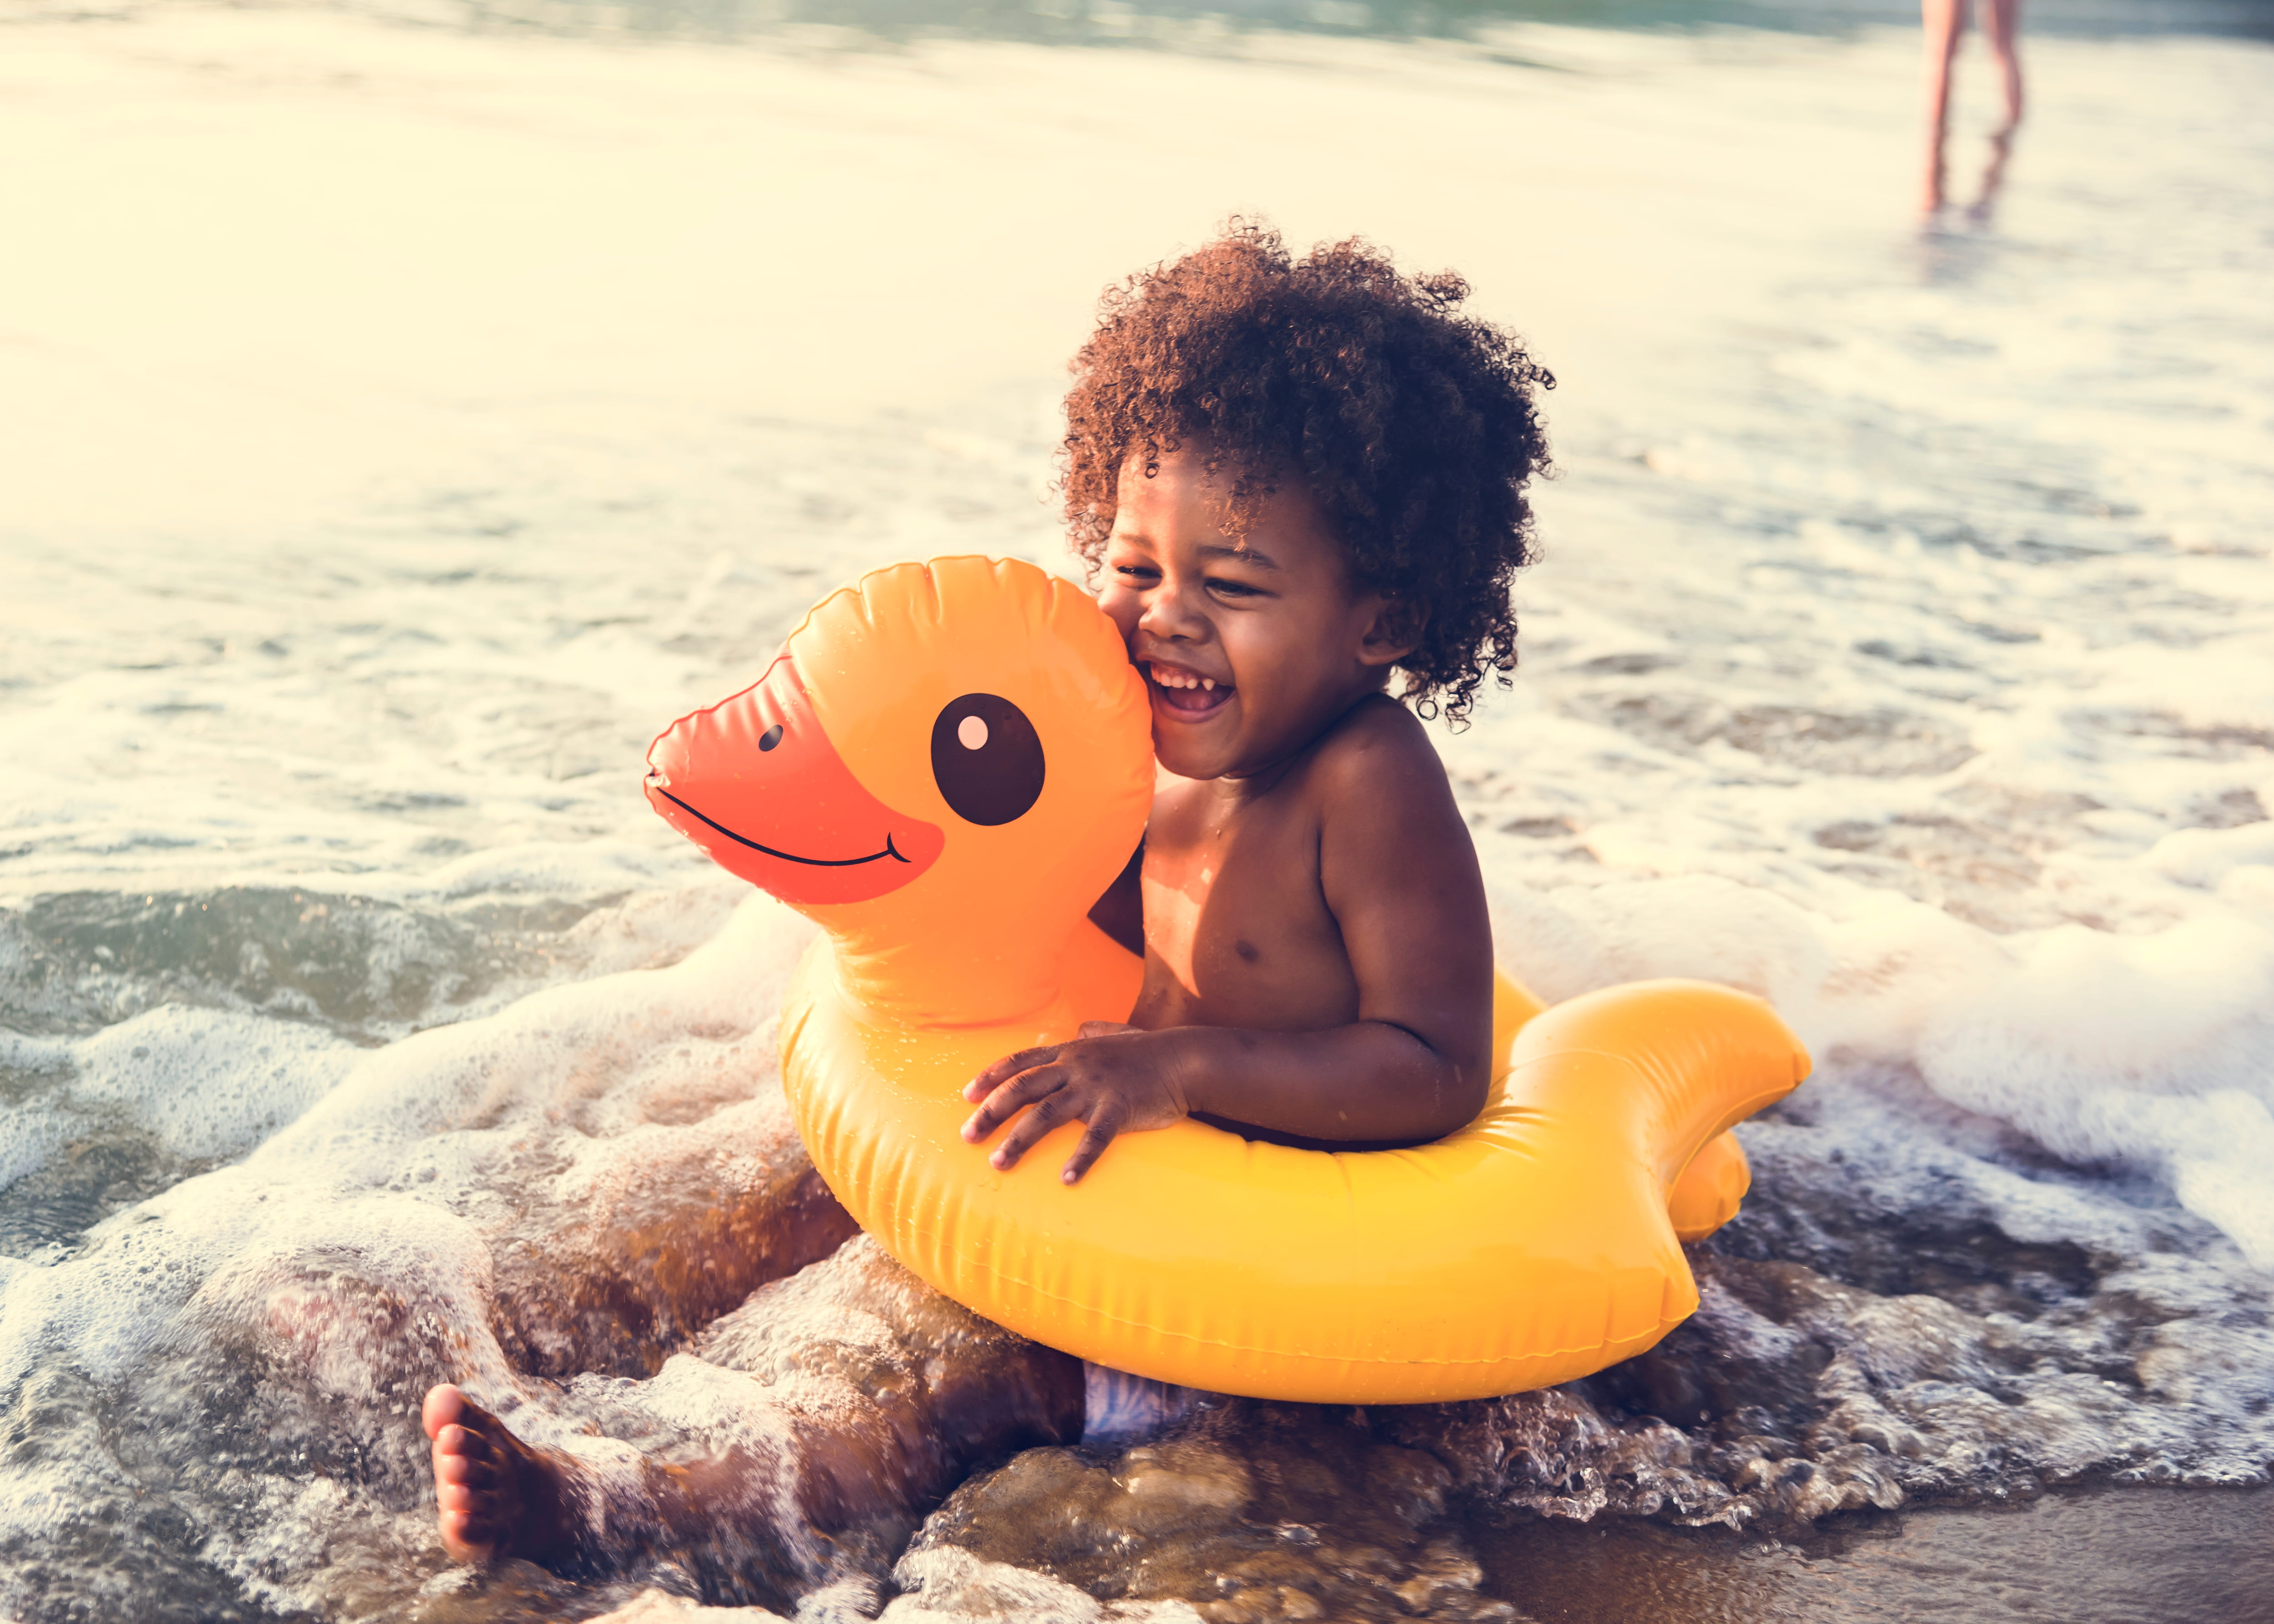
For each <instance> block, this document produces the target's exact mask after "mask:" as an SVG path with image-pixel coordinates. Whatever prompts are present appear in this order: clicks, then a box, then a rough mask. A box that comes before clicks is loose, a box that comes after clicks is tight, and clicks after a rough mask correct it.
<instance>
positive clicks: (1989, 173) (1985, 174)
mask: <svg viewBox="0 0 2274 1624" xmlns="http://www.w3.org/2000/svg"><path fill="white" fill-rule="evenodd" d="M2013 155H2014V131H2013V127H2012V126H2011V125H2010V124H2009V125H2007V127H2006V128H2005V129H2003V130H2000V131H1999V132H1997V133H1996V134H1994V135H1992V137H1991V138H1990V161H1989V162H1987V163H1985V164H1984V165H1983V166H1982V192H1981V195H1980V196H1978V197H1977V198H1976V199H1974V201H1973V203H1972V204H1971V205H1969V207H1968V208H1967V211H1966V217H1967V219H1969V221H1971V222H1974V223H1975V224H1976V225H1987V224H1989V223H1990V216H1991V214H1992V213H1993V212H1994V211H1995V210H1996V208H1997V206H1998V192H1999V188H2001V187H2003V186H2004V185H2005V184H2006V161H2007V159H2008V158H2011V157H2012V156H2013Z"/></svg>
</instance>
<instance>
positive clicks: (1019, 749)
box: [931, 694, 1043, 825]
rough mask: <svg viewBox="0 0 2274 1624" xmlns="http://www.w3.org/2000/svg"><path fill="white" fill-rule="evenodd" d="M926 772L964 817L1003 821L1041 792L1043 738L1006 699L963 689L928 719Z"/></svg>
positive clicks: (974, 820) (1023, 810)
mask: <svg viewBox="0 0 2274 1624" xmlns="http://www.w3.org/2000/svg"><path fill="white" fill-rule="evenodd" d="M931 776H932V781H933V782H934V783H936V784H937V785H938V786H939V793H940V797H941V799H943V800H945V801H946V802H947V804H948V805H949V806H950V807H951V808H953V809H954V811H955V815H956V816H958V817H960V818H962V819H963V820H964V821H965V822H966V823H981V824H988V825H992V824H997V823H1010V822H1012V821H1013V819H1015V818H1019V817H1022V816H1025V815H1026V812H1027V808H1029V807H1031V806H1033V805H1034V804H1035V800H1036V799H1037V798H1038V797H1039V796H1040V795H1041V794H1042V793H1043V741H1042V740H1041V739H1040V738H1038V737H1037V736H1036V735H1035V725H1034V724H1033V723H1032V722H1030V721H1028V719H1027V713H1026V712H1025V711H1021V710H1020V709H1019V707H1018V706H1016V705H1014V704H1013V703H1011V702H1010V701H1009V700H1007V699H1004V698H1001V697H999V696H998V695H994V694H966V695H964V696H963V697H962V698H960V699H956V700H951V701H950V702H949V703H947V705H946V706H945V708H944V709H943V710H942V711H940V713H939V717H938V718H937V720H936V721H934V722H933V723H932V725H931Z"/></svg>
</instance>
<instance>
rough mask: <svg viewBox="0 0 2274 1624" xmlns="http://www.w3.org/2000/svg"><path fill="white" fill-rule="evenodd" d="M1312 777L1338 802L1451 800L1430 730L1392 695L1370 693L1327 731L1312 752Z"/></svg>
mask: <svg viewBox="0 0 2274 1624" xmlns="http://www.w3.org/2000/svg"><path fill="white" fill-rule="evenodd" d="M1310 777H1311V778H1312V780H1313V783H1314V786H1315V789H1316V790H1317V792H1319V793H1323V794H1324V795H1326V796H1328V797H1329V798H1332V799H1337V800H1340V799H1344V798H1350V797H1362V798H1365V799H1367V800H1369V801H1373V800H1382V799H1387V800H1389V801H1395V802H1397V803H1398V804H1402V805H1410V804H1413V803H1416V802H1419V801H1429V802H1435V801H1444V802H1446V803H1448V804H1449V803H1450V801H1451V797H1452V785H1451V783H1450V782H1449V780H1448V779H1447V778H1446V777H1445V763H1443V762H1442V761H1440V760H1439V759H1438V757H1437V748H1436V746H1434V745H1433V744H1431V743H1430V742H1429V733H1428V730H1427V728H1425V727H1423V726H1421V723H1420V720H1419V718H1417V717H1416V716H1415V715H1414V714H1413V713H1412V711H1408V710H1407V709H1406V708H1405V707H1404V705H1401V704H1399V703H1397V701H1396V700H1394V699H1392V698H1390V697H1389V695H1387V694H1370V695H1367V697H1366V698H1364V699H1362V700H1360V701H1359V703H1356V704H1354V705H1352V707H1351V708H1350V709H1349V710H1348V711H1345V712H1344V713H1343V715H1342V716H1341V718H1338V719H1337V721H1336V723H1335V725H1334V726H1332V727H1330V728H1329V729H1328V730H1327V732H1326V733H1325V734H1324V735H1323V736H1322V737H1321V739H1320V741H1319V742H1318V743H1317V744H1316V745H1314V747H1313V748H1312V756H1311V771H1310Z"/></svg>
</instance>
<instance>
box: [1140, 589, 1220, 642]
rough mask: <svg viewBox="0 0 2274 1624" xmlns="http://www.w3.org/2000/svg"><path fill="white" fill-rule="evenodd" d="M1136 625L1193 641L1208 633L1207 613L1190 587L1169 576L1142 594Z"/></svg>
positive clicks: (1165, 635) (1167, 635)
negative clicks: (1142, 610)
mask: <svg viewBox="0 0 2274 1624" xmlns="http://www.w3.org/2000/svg"><path fill="white" fill-rule="evenodd" d="M1137 624H1138V626H1139V627H1140V628H1141V629H1142V630H1144V631H1147V632H1149V633H1150V634H1152V635H1154V636H1156V637H1160V638H1164V639H1165V638H1180V639H1182V640H1184V641H1186V642H1188V643H1189V642H1193V641H1195V640H1196V639H1198V638H1200V637H1204V636H1206V635H1208V629H1209V621H1208V617H1207V616H1206V615H1205V614H1204V613H1201V605H1200V601H1199V600H1198V599H1197V598H1195V597H1194V595H1193V592H1192V590H1190V589H1189V588H1187V587H1186V586H1184V585H1182V584H1181V583H1178V582H1176V581H1173V580H1170V581H1163V582H1162V583H1161V584H1160V585H1159V586H1157V587H1156V588H1154V589H1153V590H1152V591H1151V592H1149V593H1148V594H1147V595H1146V599H1145V611H1144V613H1142V614H1141V615H1140V616H1138V619H1137Z"/></svg>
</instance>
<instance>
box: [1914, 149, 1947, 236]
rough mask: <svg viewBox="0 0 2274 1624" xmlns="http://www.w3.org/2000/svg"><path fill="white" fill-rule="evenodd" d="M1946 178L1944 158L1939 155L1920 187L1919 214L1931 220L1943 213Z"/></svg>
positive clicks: (1929, 167) (1931, 163)
mask: <svg viewBox="0 0 2274 1624" xmlns="http://www.w3.org/2000/svg"><path fill="white" fill-rule="evenodd" d="M1945 178H1946V176H1945V170H1944V166H1943V162H1942V156H1941V154H1939V153H1938V154H1936V155H1935V157H1934V159H1933V161H1932V162H1930V163H1929V164H1928V165H1927V166H1926V177H1925V179H1924V181H1923V182H1922V183H1921V184H1920V186H1919V199H1918V207H1919V213H1920V214H1923V215H1924V216H1926V217H1927V218H1928V219H1930V220H1931V219H1932V218H1933V217H1934V216H1935V215H1937V214H1940V213H1941V212H1942V206H1943V202H1944V200H1945V192H1944V181H1945Z"/></svg>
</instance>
